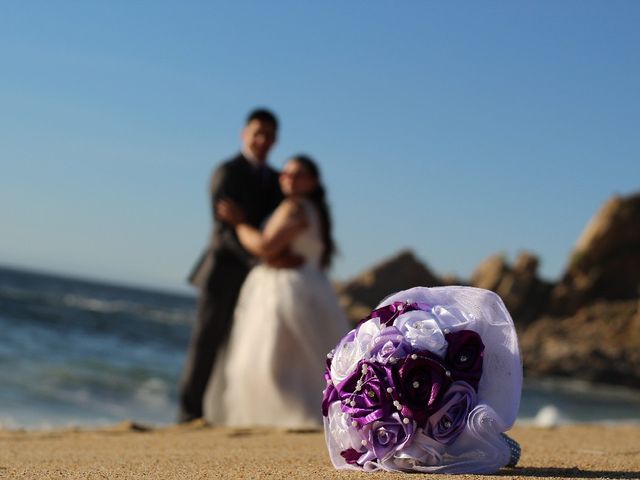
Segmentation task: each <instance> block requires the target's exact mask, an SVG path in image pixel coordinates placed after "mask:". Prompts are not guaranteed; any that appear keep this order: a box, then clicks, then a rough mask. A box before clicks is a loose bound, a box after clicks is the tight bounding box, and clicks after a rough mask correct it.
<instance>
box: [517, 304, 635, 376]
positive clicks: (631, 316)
mask: <svg viewBox="0 0 640 480" xmlns="http://www.w3.org/2000/svg"><path fill="white" fill-rule="evenodd" d="M639 307H640V304H639V302H638V301H637V300H626V301H608V302H605V301H602V302H597V303H594V304H592V305H589V306H586V307H583V308H581V309H580V310H578V312H576V313H575V315H573V316H571V317H568V318H558V317H550V316H545V317H542V318H540V319H539V320H537V321H536V322H535V323H533V324H532V325H531V326H530V327H529V328H527V329H526V330H525V331H524V332H521V334H520V338H519V340H520V349H521V351H522V357H523V361H524V368H525V373H526V374H527V375H528V376H540V377H544V376H566V377H571V378H577V379H582V380H588V381H594V382H599V383H615V384H620V385H627V386H630V387H636V388H640V310H639Z"/></svg>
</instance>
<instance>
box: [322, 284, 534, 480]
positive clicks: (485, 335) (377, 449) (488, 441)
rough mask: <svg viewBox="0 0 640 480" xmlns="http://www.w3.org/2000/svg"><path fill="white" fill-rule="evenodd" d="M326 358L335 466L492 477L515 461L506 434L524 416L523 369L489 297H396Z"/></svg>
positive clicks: (469, 291)
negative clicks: (521, 411)
mask: <svg viewBox="0 0 640 480" xmlns="http://www.w3.org/2000/svg"><path fill="white" fill-rule="evenodd" d="M327 359H328V360H327V369H326V372H325V378H326V382H327V387H326V389H325V390H324V396H323V402H322V413H323V416H324V424H325V436H326V440H327V446H328V448H329V454H330V456H331V460H332V462H333V464H334V466H335V467H336V468H345V469H362V470H365V471H374V470H379V469H383V470H388V471H419V472H440V473H491V472H494V471H496V470H497V469H499V468H501V467H503V466H505V465H507V464H509V463H510V462H511V463H513V460H514V459H513V457H514V456H515V455H516V454H519V451H516V449H517V447H516V445H517V444H515V442H513V441H512V440H511V439H509V438H508V437H506V436H505V435H504V434H503V432H504V431H506V430H508V429H509V428H510V427H511V425H512V424H513V422H514V421H515V416H516V414H517V411H518V406H519V401H520V390H521V387H522V365H521V362H520V355H519V350H518V344H517V338H516V335H515V329H514V326H513V322H512V320H511V317H510V316H509V314H508V312H507V310H506V309H505V307H504V304H503V303H502V301H501V300H500V298H499V297H498V296H497V295H495V294H494V293H492V292H489V291H487V290H481V289H476V288H471V287H439V288H424V287H417V288H413V289H410V290H406V291H404V292H399V293H397V294H394V295H392V296H391V297H388V298H387V299H386V300H385V301H383V302H382V303H381V304H380V305H379V306H378V307H377V308H376V309H375V310H374V311H373V312H371V314H370V315H369V316H367V317H366V318H364V319H363V320H362V321H361V322H360V323H359V324H358V326H357V327H356V328H355V329H353V330H351V331H350V332H349V333H348V334H347V335H346V336H345V337H344V338H343V339H342V340H341V341H340V342H339V343H338V345H337V346H336V348H335V349H334V350H332V351H331V352H330V353H329V354H328V355H327ZM516 461H517V459H516Z"/></svg>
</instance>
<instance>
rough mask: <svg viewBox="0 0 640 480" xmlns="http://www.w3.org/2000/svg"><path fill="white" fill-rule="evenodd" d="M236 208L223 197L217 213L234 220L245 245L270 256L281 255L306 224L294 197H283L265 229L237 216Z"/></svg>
mask: <svg viewBox="0 0 640 480" xmlns="http://www.w3.org/2000/svg"><path fill="white" fill-rule="evenodd" d="M233 208H234V206H233V205H232V204H229V203H228V202H226V201H224V200H223V201H221V202H220V203H219V205H218V215H219V216H220V217H221V218H222V219H224V220H228V221H230V222H231V223H235V228H236V233H237V235H238V239H239V240H240V243H242V246H243V247H244V248H246V249H247V250H248V251H249V252H251V253H252V254H253V255H256V256H257V257H260V258H264V259H267V260H268V259H270V258H274V257H278V256H279V255H281V254H282V253H283V252H284V251H285V250H286V249H287V248H288V247H289V245H290V244H291V242H292V240H293V239H294V238H295V236H296V235H298V233H300V232H301V231H302V230H303V229H304V228H305V227H306V226H307V219H306V215H305V212H304V209H303V208H302V207H301V206H300V205H299V204H298V203H296V202H295V201H294V200H291V199H286V200H284V201H283V202H282V203H281V204H280V205H279V206H278V208H277V209H276V210H275V212H274V213H273V215H272V216H271V218H270V219H269V221H268V222H267V224H266V226H265V228H264V230H263V231H260V230H258V229H257V228H255V227H253V226H252V225H249V224H248V223H245V222H244V221H242V220H240V219H238V218H237V215H234V214H235V213H237V212H233Z"/></svg>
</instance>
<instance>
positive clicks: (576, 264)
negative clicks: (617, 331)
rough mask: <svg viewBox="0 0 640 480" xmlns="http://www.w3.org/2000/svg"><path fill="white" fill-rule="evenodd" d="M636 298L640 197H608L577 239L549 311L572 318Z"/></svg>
mask: <svg viewBox="0 0 640 480" xmlns="http://www.w3.org/2000/svg"><path fill="white" fill-rule="evenodd" d="M639 294H640V193H637V194H635V195H631V196H629V197H619V196H616V197H613V198H611V199H610V200H609V201H607V202H606V203H605V204H604V205H603V206H602V208H601V209H600V211H599V212H598V213H597V214H596V215H595V216H594V217H593V218H592V219H591V221H590V222H589V224H588V225H587V227H586V229H585V230H584V232H583V233H582V235H581V236H580V238H579V239H578V242H577V244H576V246H575V249H574V251H573V253H572V255H571V258H570V262H569V266H568V268H567V270H566V272H565V274H564V275H563V277H562V279H561V280H560V282H559V283H558V284H557V285H556V286H555V288H554V289H553V292H552V293H551V305H550V310H551V312H553V313H555V314H572V313H574V312H575V311H577V310H578V309H579V308H580V307H582V306H584V305H587V304H589V303H591V302H593V301H595V300H624V299H632V298H637V297H638V295H639Z"/></svg>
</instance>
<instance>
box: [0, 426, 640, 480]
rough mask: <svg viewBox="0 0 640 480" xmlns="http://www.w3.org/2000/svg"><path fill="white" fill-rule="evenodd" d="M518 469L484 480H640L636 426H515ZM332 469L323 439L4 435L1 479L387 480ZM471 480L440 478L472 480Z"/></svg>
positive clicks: (288, 435) (218, 434) (195, 429)
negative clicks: (370, 479)
mask: <svg viewBox="0 0 640 480" xmlns="http://www.w3.org/2000/svg"><path fill="white" fill-rule="evenodd" d="M511 435H512V436H513V437H514V438H515V439H517V440H518V441H519V442H520V443H521V444H522V447H523V454H522V458H521V461H520V467H518V468H514V469H503V470H501V471H500V472H498V474H496V475H492V476H478V477H479V478H485V479H486V478H505V477H507V478H562V479H568V478H576V479H580V478H640V426H637V425H627V426H624V425H622V426H601V425H576V426H563V427H555V428H539V427H533V426H516V428H514V429H513V430H512V431H511ZM401 475H405V474H393V475H390V474H386V473H376V474H366V473H360V472H343V471H340V472H339V471H336V470H334V469H333V467H332V465H331V464H330V462H329V458H328V455H327V453H326V449H325V445H324V438H323V435H322V433H321V432H319V431H315V432H286V431H275V430H267V429H265V430H260V429H256V430H233V429H220V428H210V427H207V426H205V425H203V424H198V423H194V424H191V425H186V426H171V427H166V428H159V429H146V428H144V427H139V426H137V425H135V424H131V423H123V424H120V425H116V426H113V427H109V428H103V429H96V430H57V431H49V432H36V431H30V432H22V431H2V432H0V478H29V479H35V478H44V479H49V478H51V479H54V478H55V479H65V478H86V479H98V478H99V479H105V478H109V479H123V478H132V479H138V478H154V479H155V478H163V479H164V478H167V479H173V478H176V479H177V478H180V479H205V478H303V477H306V478H343V479H351V478H386V477H387V476H393V477H398V476H401ZM472 477H475V476H474V475H462V476H453V475H438V476H437V478H443V479H446V478H452V479H453V478H455V479H460V478H472Z"/></svg>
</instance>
